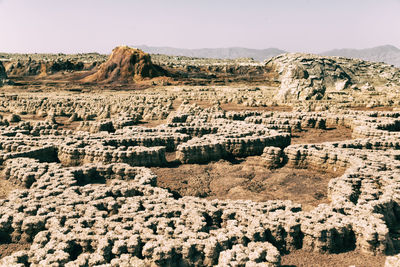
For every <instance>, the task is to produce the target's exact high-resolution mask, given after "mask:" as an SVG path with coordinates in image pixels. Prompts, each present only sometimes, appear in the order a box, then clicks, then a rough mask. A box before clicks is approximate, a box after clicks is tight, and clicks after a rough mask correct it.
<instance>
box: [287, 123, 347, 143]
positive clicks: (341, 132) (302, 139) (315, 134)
mask: <svg viewBox="0 0 400 267" xmlns="http://www.w3.org/2000/svg"><path fill="white" fill-rule="evenodd" d="M351 133H352V130H351V129H350V128H347V127H344V126H335V127H327V129H326V130H322V129H313V128H308V129H303V130H302V131H301V132H294V133H293V134H292V140H291V144H292V145H294V144H312V143H322V142H334V141H343V140H350V139H352V137H351Z"/></svg>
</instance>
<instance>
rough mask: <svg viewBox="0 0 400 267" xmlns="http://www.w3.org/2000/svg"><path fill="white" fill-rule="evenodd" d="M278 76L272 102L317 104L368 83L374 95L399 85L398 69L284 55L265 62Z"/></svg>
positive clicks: (331, 58) (361, 87)
mask: <svg viewBox="0 0 400 267" xmlns="http://www.w3.org/2000/svg"><path fill="white" fill-rule="evenodd" d="M266 66H267V67H268V68H270V69H271V70H272V71H274V72H276V73H278V77H279V80H280V83H281V84H280V88H279V91H278V93H277V94H276V96H275V99H276V100H279V101H287V100H291V99H296V100H320V99H322V98H326V96H327V93H329V92H339V93H340V92H343V91H345V90H363V88H364V86H365V85H366V84H367V83H368V84H369V86H370V87H371V88H372V90H374V91H384V90H389V88H390V87H393V86H399V85H400V78H399V77H400V69H398V68H395V67H392V66H389V65H386V64H383V63H372V62H368V61H362V60H357V59H346V58H339V57H322V56H317V55H309V54H299V53H297V54H284V55H280V56H277V57H274V58H272V59H270V60H269V61H267V62H266Z"/></svg>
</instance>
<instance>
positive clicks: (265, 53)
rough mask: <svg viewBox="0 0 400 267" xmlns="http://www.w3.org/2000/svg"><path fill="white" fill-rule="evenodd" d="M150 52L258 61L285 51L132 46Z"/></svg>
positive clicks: (274, 49)
mask: <svg viewBox="0 0 400 267" xmlns="http://www.w3.org/2000/svg"><path fill="white" fill-rule="evenodd" d="M134 47H136V48H139V49H141V50H143V51H144V52H147V53H150V54H164V55H171V56H185V57H203V58H222V59H235V58H249V57H251V58H253V59H255V60H258V61H263V60H265V59H268V58H271V57H274V56H277V55H280V54H284V53H286V51H284V50H280V49H277V48H267V49H251V48H244V47H229V48H200V49H185V48H174V47H155V46H147V45H139V46H134Z"/></svg>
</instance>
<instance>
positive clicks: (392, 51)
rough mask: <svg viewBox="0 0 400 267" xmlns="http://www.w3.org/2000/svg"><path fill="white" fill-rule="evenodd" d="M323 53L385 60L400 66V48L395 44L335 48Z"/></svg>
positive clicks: (369, 59) (325, 54) (379, 60)
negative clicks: (360, 47)
mask: <svg viewBox="0 0 400 267" xmlns="http://www.w3.org/2000/svg"><path fill="white" fill-rule="evenodd" d="M321 55H324V56H339V57H347V58H359V59H363V60H368V61H375V62H385V63H387V64H390V65H394V66H396V67H400V49H398V48H397V47H395V46H393V45H383V46H377V47H373V48H367V49H334V50H330V51H326V52H324V53H321Z"/></svg>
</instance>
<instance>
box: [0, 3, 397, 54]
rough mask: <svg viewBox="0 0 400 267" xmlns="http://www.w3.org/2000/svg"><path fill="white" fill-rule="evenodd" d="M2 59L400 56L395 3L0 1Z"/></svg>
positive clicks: (0, 46) (0, 47) (0, 48)
mask: <svg viewBox="0 0 400 267" xmlns="http://www.w3.org/2000/svg"><path fill="white" fill-rule="evenodd" d="M0 22H1V30H0V51H1V52H38V53H40V52H55V53H56V52H63V53H74V52H101V53H109V52H111V50H112V48H113V47H115V46H117V45H122V44H127V45H142V44H146V45H150V46H173V47H180V48H204V47H212V48H213V47H232V46H241V47H249V48H269V47H277V48H280V49H284V50H288V51H291V52H296V51H301V52H314V53H318V52H322V51H325V50H330V49H334V48H368V47H373V46H379V45H384V44H392V45H394V46H397V47H399V48H400V0H0Z"/></svg>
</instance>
